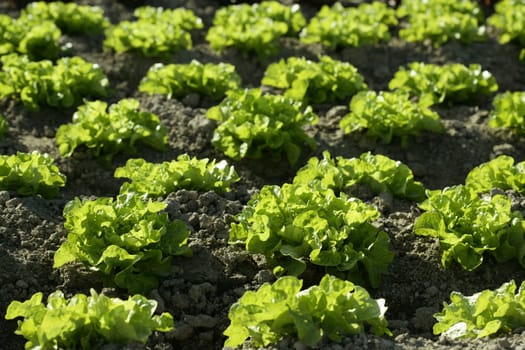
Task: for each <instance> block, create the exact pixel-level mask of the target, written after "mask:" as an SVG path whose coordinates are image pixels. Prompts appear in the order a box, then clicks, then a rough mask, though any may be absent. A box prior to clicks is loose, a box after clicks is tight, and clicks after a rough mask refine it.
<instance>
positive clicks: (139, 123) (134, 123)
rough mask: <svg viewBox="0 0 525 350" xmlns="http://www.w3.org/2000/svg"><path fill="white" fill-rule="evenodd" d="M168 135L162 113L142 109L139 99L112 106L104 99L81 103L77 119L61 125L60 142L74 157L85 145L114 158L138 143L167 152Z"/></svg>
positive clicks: (131, 150)
mask: <svg viewBox="0 0 525 350" xmlns="http://www.w3.org/2000/svg"><path fill="white" fill-rule="evenodd" d="M106 109H107V111H106ZM167 134H168V132H167V129H166V127H165V126H163V125H161V124H160V120H159V117H158V116H156V115H155V114H153V113H150V112H146V111H143V110H140V109H139V101H137V100H135V99H132V98H128V99H123V100H120V101H119V102H118V103H116V104H113V105H111V106H110V107H109V108H107V103H106V102H102V101H91V102H87V103H86V104H84V105H82V106H80V107H79V108H78V110H77V112H76V113H75V115H74V116H73V122H72V123H70V124H64V125H61V126H60V127H59V128H58V131H57V134H56V141H57V145H58V149H59V151H60V154H61V155H62V156H65V157H70V156H71V155H72V154H73V153H74V152H75V150H76V149H77V148H78V147H80V146H84V147H86V148H87V149H88V150H89V152H90V153H91V154H93V155H94V156H95V157H104V159H105V160H107V161H110V160H111V158H112V156H113V155H114V154H117V153H119V152H121V151H124V152H128V153H134V152H135V151H136V148H135V144H136V143H137V142H140V143H143V144H145V145H147V146H150V147H152V148H154V149H157V150H161V151H163V150H164V149H165V147H166V144H167Z"/></svg>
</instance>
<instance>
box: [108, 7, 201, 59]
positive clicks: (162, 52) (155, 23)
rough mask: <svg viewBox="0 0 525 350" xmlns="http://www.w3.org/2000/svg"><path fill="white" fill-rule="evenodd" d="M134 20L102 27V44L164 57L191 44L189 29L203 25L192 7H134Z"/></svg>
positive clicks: (116, 48)
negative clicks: (190, 8)
mask: <svg viewBox="0 0 525 350" xmlns="http://www.w3.org/2000/svg"><path fill="white" fill-rule="evenodd" d="M134 15H135V17H136V18H137V20H136V21H122V22H120V23H118V24H117V25H114V26H110V27H109V28H107V29H106V31H105V34H106V40H105V41H104V47H105V48H109V49H112V50H114V51H115V52H117V53H122V52H130V51H131V52H138V53H140V54H142V55H143V56H146V57H158V58H166V57H169V56H170V55H172V54H174V53H176V52H179V51H180V50H182V49H190V48H191V47H192V42H191V35H190V33H189V31H190V30H193V29H201V28H203V24H202V20H201V19H200V18H198V17H197V16H195V14H194V13H193V11H191V10H188V9H184V8H177V9H173V10H170V9H163V8H161V7H157V8H155V7H151V6H144V7H139V8H137V9H135V12H134Z"/></svg>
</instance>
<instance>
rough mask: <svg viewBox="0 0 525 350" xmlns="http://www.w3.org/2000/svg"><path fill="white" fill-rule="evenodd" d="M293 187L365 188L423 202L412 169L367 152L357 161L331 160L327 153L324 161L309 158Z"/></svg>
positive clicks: (420, 188) (423, 197)
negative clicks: (303, 185) (361, 185)
mask: <svg viewBox="0 0 525 350" xmlns="http://www.w3.org/2000/svg"><path fill="white" fill-rule="evenodd" d="M293 183H295V184H299V183H302V184H305V185H309V186H310V187H312V188H318V187H319V186H320V187H321V188H330V189H332V190H333V191H334V192H336V193H339V192H341V191H345V192H346V191H347V189H348V188H351V187H352V186H354V185H356V184H364V185H367V186H368V187H369V188H370V189H371V190H372V191H373V192H374V193H376V194H380V193H383V192H389V193H391V194H392V195H394V196H396V197H400V198H406V199H409V200H415V201H418V202H419V201H422V200H423V199H425V198H426V197H425V187H423V185H422V184H421V182H419V181H414V175H413V174H412V170H410V168H409V167H408V166H406V165H405V164H403V163H401V162H400V161H395V160H393V159H391V158H388V157H387V156H383V155H381V154H376V155H373V154H371V153H370V152H366V153H363V154H361V156H360V157H359V158H343V157H337V158H336V159H335V160H334V159H332V158H331V156H330V153H328V151H325V152H323V159H318V158H315V157H313V158H310V160H309V161H308V163H307V164H306V165H305V166H304V167H302V168H301V169H299V170H298V171H297V174H296V175H295V177H294V179H293Z"/></svg>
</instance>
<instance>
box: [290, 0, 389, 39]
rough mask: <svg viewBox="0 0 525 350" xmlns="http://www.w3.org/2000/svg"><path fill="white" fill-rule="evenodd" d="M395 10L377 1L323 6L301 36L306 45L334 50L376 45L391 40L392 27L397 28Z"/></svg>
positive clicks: (337, 3)
mask: <svg viewBox="0 0 525 350" xmlns="http://www.w3.org/2000/svg"><path fill="white" fill-rule="evenodd" d="M396 24H397V19H396V16H395V11H394V10H393V9H391V8H389V7H388V6H387V5H386V4H385V3H382V2H379V1H375V2H373V3H371V4H361V5H359V6H358V7H357V8H345V7H343V5H341V4H340V3H339V2H336V3H335V4H334V5H333V6H332V7H328V6H327V5H324V6H323V7H322V8H321V10H320V11H319V12H317V14H316V15H315V16H314V17H313V18H312V19H311V20H310V23H308V25H307V26H306V28H304V29H303V31H302V32H301V34H300V37H301V41H302V42H303V43H306V44H312V43H321V44H323V45H324V46H327V47H329V48H331V49H335V48H337V47H344V46H362V45H367V44H377V43H379V42H380V41H386V40H389V39H390V32H389V26H391V25H396Z"/></svg>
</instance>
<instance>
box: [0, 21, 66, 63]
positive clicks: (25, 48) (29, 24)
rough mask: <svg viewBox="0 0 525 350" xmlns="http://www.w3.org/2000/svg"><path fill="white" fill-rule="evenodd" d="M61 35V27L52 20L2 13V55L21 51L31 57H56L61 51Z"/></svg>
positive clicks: (0, 34)
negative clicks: (18, 17)
mask: <svg viewBox="0 0 525 350" xmlns="http://www.w3.org/2000/svg"><path fill="white" fill-rule="evenodd" d="M60 35H61V32H60V29H58V27H57V26H56V25H55V24H54V23H53V22H51V21H35V20H30V19H28V18H25V19H14V18H11V17H10V16H8V15H3V14H0V56H3V55H7V54H11V53H19V54H24V55H28V57H29V58H31V59H44V58H49V59H54V58H56V57H57V56H58V54H59V53H60V51H61V47H60V46H59V39H60Z"/></svg>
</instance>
